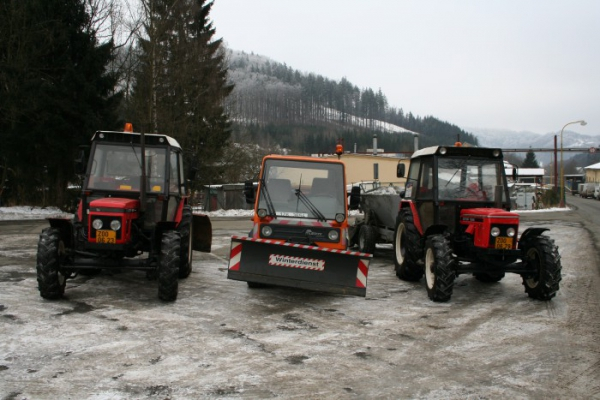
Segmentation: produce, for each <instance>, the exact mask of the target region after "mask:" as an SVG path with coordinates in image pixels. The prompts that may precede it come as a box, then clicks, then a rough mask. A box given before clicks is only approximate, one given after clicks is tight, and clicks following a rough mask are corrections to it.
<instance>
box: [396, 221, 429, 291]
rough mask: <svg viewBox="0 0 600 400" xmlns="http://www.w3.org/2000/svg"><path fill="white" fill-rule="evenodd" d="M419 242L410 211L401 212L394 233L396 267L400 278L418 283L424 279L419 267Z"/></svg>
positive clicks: (421, 269)
mask: <svg viewBox="0 0 600 400" xmlns="http://www.w3.org/2000/svg"><path fill="white" fill-rule="evenodd" d="M419 242H420V236H419V232H417V228H416V227H415V224H414V222H413V217H412V215H411V213H410V211H407V210H401V211H400V214H399V216H398V218H397V221H396V230H395V232H394V267H395V270H396V276H397V277H398V278H400V279H402V280H405V281H409V282H416V281H418V280H419V279H421V278H422V277H423V268H421V267H420V266H419V265H417V260H418V259H419V256H418V249H419Z"/></svg>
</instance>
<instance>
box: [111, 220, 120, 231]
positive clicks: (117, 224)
mask: <svg viewBox="0 0 600 400" xmlns="http://www.w3.org/2000/svg"><path fill="white" fill-rule="evenodd" d="M110 229H112V230H113V231H118V230H119V229H121V221H119V220H118V219H113V220H112V221H110Z"/></svg>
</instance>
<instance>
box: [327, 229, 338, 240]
mask: <svg viewBox="0 0 600 400" xmlns="http://www.w3.org/2000/svg"><path fill="white" fill-rule="evenodd" d="M327 237H328V238H329V240H332V241H337V240H338V239H339V238H340V234H339V233H338V231H329V233H327Z"/></svg>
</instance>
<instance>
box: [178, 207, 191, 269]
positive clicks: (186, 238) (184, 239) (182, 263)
mask: <svg viewBox="0 0 600 400" xmlns="http://www.w3.org/2000/svg"><path fill="white" fill-rule="evenodd" d="M192 219H193V216H192V207H190V206H183V212H182V216H181V222H180V223H179V227H178V228H177V230H178V231H179V234H180V235H181V253H180V255H179V278H181V279H185V278H187V277H188V276H190V274H191V273H192V254H193V251H192V237H193V236H192V226H193V224H192Z"/></svg>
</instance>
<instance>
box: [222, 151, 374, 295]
mask: <svg viewBox="0 0 600 400" xmlns="http://www.w3.org/2000/svg"><path fill="white" fill-rule="evenodd" d="M344 171H345V170H344V164H343V163H342V162H341V161H338V160H330V159H321V158H313V157H300V156H277V155H271V156H267V157H265V158H264V159H263V162H262V168H261V171H260V175H259V181H258V188H257V190H254V186H253V183H252V182H249V184H248V185H247V188H246V191H245V193H246V201H247V202H248V203H254V216H253V219H252V220H253V222H254V224H253V227H252V230H251V232H250V233H249V235H248V236H247V237H246V236H243V237H242V236H234V237H232V239H231V255H230V260H229V269H228V274H227V277H228V278H229V279H234V280H241V281H246V282H248V286H250V287H260V286H263V285H265V284H271V285H280V286H289V287H297V288H303V289H312V290H318V291H324V292H331V293H342V294H351V295H357V296H365V295H366V291H367V275H368V270H369V262H370V260H371V257H372V255H371V254H367V253H360V252H356V251H348V204H347V200H346V196H347V194H346V182H345V172H344Z"/></svg>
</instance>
